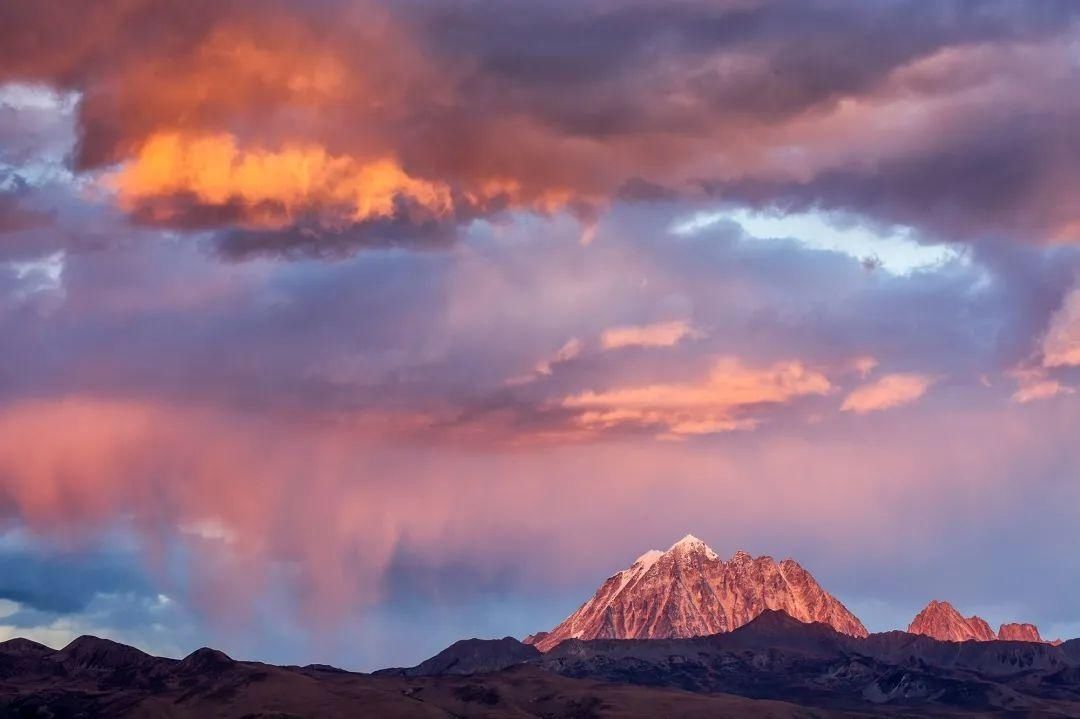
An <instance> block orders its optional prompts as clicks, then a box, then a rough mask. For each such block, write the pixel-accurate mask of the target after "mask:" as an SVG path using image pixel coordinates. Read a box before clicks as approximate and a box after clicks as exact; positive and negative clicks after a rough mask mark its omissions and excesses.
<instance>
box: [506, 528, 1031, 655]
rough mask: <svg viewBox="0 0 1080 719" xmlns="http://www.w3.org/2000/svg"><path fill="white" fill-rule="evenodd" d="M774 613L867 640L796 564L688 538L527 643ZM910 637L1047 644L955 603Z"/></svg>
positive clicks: (1024, 627)
mask: <svg viewBox="0 0 1080 719" xmlns="http://www.w3.org/2000/svg"><path fill="white" fill-rule="evenodd" d="M767 610H779V611H783V612H784V613H785V614H787V615H788V616H790V617H792V618H794V619H797V620H799V621H801V622H820V623H822V624H826V625H828V626H830V627H832V628H833V629H835V630H836V631H837V632H839V633H841V634H847V635H849V636H852V637H866V636H867V635H868V632H867V630H866V627H865V626H863V623H862V622H861V621H860V620H859V618H858V617H856V616H855V615H854V614H852V613H851V611H849V610H848V608H847V607H845V606H844V605H843V603H841V602H840V600H838V599H837V598H836V597H834V596H833V595H832V594H829V593H828V592H827V591H825V590H824V589H823V588H822V587H821V585H820V584H818V582H817V580H816V579H814V577H813V576H812V575H811V574H810V573H809V572H808V571H806V570H805V569H804V568H803V567H802V566H801V565H800V564H799V563H798V562H796V561H795V560H794V559H785V560H783V561H781V562H777V561H775V560H774V559H773V558H772V557H768V556H762V557H752V556H750V555H749V554H747V553H746V552H743V551H738V552H735V554H734V555H733V556H732V557H731V559H729V560H727V561H725V560H723V559H721V558H720V557H719V556H718V555H717V554H716V552H714V551H713V550H712V549H711V548H710V547H709V546H708V545H707V544H705V542H703V541H702V540H700V539H698V538H697V537H695V536H693V535H687V536H685V537H683V538H682V539H680V540H679V541H678V542H676V543H675V544H673V545H672V546H671V547H670V548H669V549H668V550H667V551H660V550H657V549H651V550H649V551H648V552H646V553H645V554H643V555H641V556H640V557H638V558H637V559H636V560H635V561H634V563H633V564H631V565H630V566H629V567H628V568H626V569H623V570H622V571H619V572H616V573H615V574H613V575H611V576H610V577H608V578H607V579H606V580H605V581H604V582H603V584H601V585H600V587H599V589H597V590H596V592H595V593H594V594H593V596H592V597H591V598H590V599H589V600H588V601H586V602H585V603H584V604H583V605H581V607H579V608H578V609H577V611H575V612H574V613H573V614H571V615H570V616H569V617H567V618H566V619H564V620H563V621H562V622H560V623H559V624H558V626H556V627H555V628H554V629H552V630H551V631H548V632H538V633H536V634H533V635H530V636H528V637H526V638H525V643H526V644H531V645H533V646H535V647H536V648H537V649H539V650H540V651H543V652H546V651H549V650H551V649H553V648H554V647H556V646H558V645H559V644H560V643H562V642H564V641H566V640H567V639H678V638H689V637H699V636H707V635H710V634H718V633H721V632H729V631H731V630H733V629H738V628H739V627H741V626H743V625H745V624H747V623H748V622H750V621H752V620H753V619H755V618H756V617H758V616H760V615H761V614H762V613H763V612H765V611H767ZM908 632H910V633H912V634H922V635H925V636H929V637H933V638H935V639H940V640H942V641H953V642H962V641H967V640H975V641H992V640H995V639H999V638H1000V639H1006V640H1015V641H1032V642H1041V641H1043V640H1042V637H1041V636H1040V634H1039V630H1038V628H1037V627H1036V626H1035V625H1033V624H1026V623H1015V624H1002V625H1001V627H1000V629H999V630H998V631H997V632H995V631H994V630H993V629H991V628H990V625H989V624H987V622H986V621H985V620H983V619H981V618H980V617H978V616H972V617H968V618H965V617H964V616H963V615H961V614H960V612H959V611H957V610H956V609H955V608H953V606H952V605H951V604H949V603H948V602H941V601H936V600H935V601H931V602H930V603H929V604H928V605H927V606H926V608H925V609H923V610H922V611H921V612H919V614H918V615H917V616H916V617H915V619H914V620H913V621H912V622H911V624H910V625H909V626H908Z"/></svg>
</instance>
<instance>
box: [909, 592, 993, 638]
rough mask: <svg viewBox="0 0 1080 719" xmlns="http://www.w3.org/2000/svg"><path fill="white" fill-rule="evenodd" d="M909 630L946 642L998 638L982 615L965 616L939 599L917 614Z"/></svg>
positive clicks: (912, 632)
mask: <svg viewBox="0 0 1080 719" xmlns="http://www.w3.org/2000/svg"><path fill="white" fill-rule="evenodd" d="M908 632H909V633H911V634H923V635H925V636H928V637H933V638H934V639H938V640H941V641H944V642H968V641H976V642H990V641H993V640H995V639H997V635H996V634H995V633H994V630H993V629H991V628H990V625H989V624H987V623H986V621H985V620H983V619H982V618H981V617H977V616H971V617H966V618H965V617H964V616H963V615H962V614H960V612H958V611H956V608H955V607H953V605H951V604H949V603H948V602H939V601H937V600H934V601H932V602H930V603H929V604H927V605H926V608H925V609H923V610H922V611H921V612H919V613H918V614H917V615H915V619H913V620H912V622H911V624H910V625H909V626H908Z"/></svg>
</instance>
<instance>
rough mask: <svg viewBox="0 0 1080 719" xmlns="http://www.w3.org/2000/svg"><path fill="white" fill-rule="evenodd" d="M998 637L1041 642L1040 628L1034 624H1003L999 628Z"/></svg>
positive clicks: (1013, 640) (1014, 640)
mask: <svg viewBox="0 0 1080 719" xmlns="http://www.w3.org/2000/svg"><path fill="white" fill-rule="evenodd" d="M997 635H998V639H1003V640H1006V641H1010V642H1041V641H1044V640H1043V638H1042V636H1040V634H1039V628H1038V627H1037V626H1035V625H1034V624H1015V623H1014V624H1002V625H1001V627H1000V628H999V629H998V633H997Z"/></svg>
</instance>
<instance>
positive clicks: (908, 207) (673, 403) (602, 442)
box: [0, 0, 1080, 670]
mask: <svg viewBox="0 0 1080 719" xmlns="http://www.w3.org/2000/svg"><path fill="white" fill-rule="evenodd" d="M1078 16H1080V5H1078V4H1076V3H1073V2H1067V1H1064V0H1063V1H1056V0H1023V1H1021V0H1014V1H1008V0H940V1H939V2H934V3H927V2H922V1H921V0H906V1H904V0H876V1H875V2H865V0H814V1H813V2H806V1H805V0H542V1H537V0H529V1H526V0H509V1H507V2H495V1H494V0H461V2H455V3H445V2H438V1H437V0H400V1H395V2H393V3H388V2H386V3H376V2H369V1H368V0H318V2H305V3H300V2H286V1H285V0H264V1H260V2H255V1H254V0H251V1H245V0H213V1H211V0H183V1H180V0H154V1H150V0H100V1H99V2H96V3H80V4H72V3H67V2H62V0H38V1H37V2H8V3H3V4H0V638H4V637H9V636H27V637H31V638H35V639H38V640H40V641H44V642H45V643H48V644H51V645H52V646H62V645H63V644H65V643H66V642H68V641H70V640H71V639H72V638H74V637H75V636H78V635H80V634H84V633H92V634H97V635H101V636H108V637H111V638H114V639H117V640H119V641H125V642H128V643H132V644H135V645H137V646H140V647H142V648H144V649H146V650H148V651H152V652H156V653H160V654H165V655H169V656H183V655H185V654H187V653H188V652H190V651H192V650H194V649H195V648H197V647H199V646H203V645H211V646H215V647H218V648H220V649H222V650H224V651H226V652H228V653H230V654H232V655H234V656H237V657H240V658H251V659H260V660H267V661H273V662H278V663H298V664H304V663H308V662H324V663H333V664H337V665H339V666H344V667H347V668H353V669H364V670H366V669H373V668H377V667H383V666H391V665H411V664H415V663H417V662H418V661H420V660H422V659H424V658H426V657H427V656H430V655H431V654H433V653H435V652H436V651H438V650H439V649H441V648H443V647H444V646H446V645H447V644H449V643H451V642H452V641H454V640H456V639H459V638H463V637H471V636H480V637H497V636H504V635H513V636H518V637H522V636H524V635H526V634H529V633H532V632H534V631H538V630H544V629H549V628H550V627H552V626H554V625H555V624H556V623H557V622H558V621H559V620H561V619H562V618H563V617H564V616H566V615H567V614H569V613H570V612H571V611H572V610H574V609H575V608H576V607H577V606H578V605H579V604H580V603H581V602H582V601H584V600H585V599H586V598H587V597H588V596H589V595H590V594H591V593H592V591H593V590H594V589H595V587H596V586H598V585H599V584H600V583H601V581H602V580H603V579H604V578H605V577H607V576H609V575H610V574H612V573H614V572H615V571H617V570H619V569H621V568H623V567H626V566H628V565H629V564H630V563H631V562H632V561H633V559H634V558H635V557H637V556H638V555H640V554H641V553H643V552H644V551H645V550H647V549H650V548H653V547H656V548H660V549H663V548H666V547H667V546H669V545H670V544H671V543H673V542H674V541H675V540H677V539H678V538H679V537H682V536H683V535H685V534H687V533H693V534H695V535H697V536H699V537H701V538H703V539H704V540H706V541H707V542H708V543H709V544H710V546H712V547H713V549H715V550H716V551H717V552H718V553H719V554H720V555H721V556H730V555H731V554H733V553H734V552H735V551H736V550H738V549H744V550H746V551H749V552H751V553H752V554H754V555H760V554H768V555H771V556H774V557H776V558H777V559H781V558H785V557H793V558H795V559H797V560H798V561H799V562H800V563H801V564H803V565H804V566H805V567H806V568H807V569H809V570H810V571H811V572H812V573H813V574H814V576H815V577H816V578H817V579H818V580H819V581H820V582H821V583H822V585H823V586H824V587H825V588H826V589H827V590H828V591H830V592H831V593H833V594H834V595H836V596H837V597H838V598H840V599H841V600H842V601H843V602H844V603H845V604H846V605H847V606H848V607H849V608H850V609H852V610H853V611H854V612H855V613H856V614H857V615H858V616H859V617H860V618H861V619H862V620H863V621H864V622H865V623H866V625H867V626H868V627H869V628H870V629H871V630H878V631H880V630H887V629H892V628H898V627H905V626H906V625H907V623H908V622H909V621H910V620H911V618H912V617H913V616H914V615H915V613H916V612H918V611H919V609H920V608H921V607H922V606H924V605H925V604H926V603H927V602H928V601H929V600H931V599H941V600H948V601H951V602H952V603H953V604H955V605H956V606H957V607H958V608H959V609H961V611H963V612H964V613H965V614H969V613H975V612H977V613H979V614H980V615H982V616H984V617H986V618H987V619H988V620H989V621H990V622H991V623H993V624H995V625H996V624H997V623H999V622H1004V621H1030V622H1035V623H1037V624H1038V625H1039V626H1040V629H1041V630H1042V632H1043V634H1044V636H1050V637H1058V636H1061V637H1076V636H1080V610H1078V609H1077V606H1076V603H1075V601H1073V599H1072V598H1073V597H1075V596H1076V595H1077V594H1078V593H1080V556H1078V555H1077V553H1076V552H1075V547H1076V545H1077V543H1078V542H1080V522H1078V521H1076V520H1077V516H1076V515H1077V507H1080V441H1078V434H1077V427H1078V426H1080V392H1078V390H1080V204H1078V203H1077V202H1076V197H1077V196H1078V193H1080V133H1078V132H1077V131H1076V129H1075V128H1076V127H1078V126H1080V94H1078V93H1077V92H1076V91H1075V88H1076V86H1077V82H1078V81H1080V17H1078Z"/></svg>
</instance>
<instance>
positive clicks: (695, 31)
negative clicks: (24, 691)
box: [0, 0, 1080, 256]
mask: <svg viewBox="0 0 1080 719" xmlns="http://www.w3.org/2000/svg"><path fill="white" fill-rule="evenodd" d="M0 12H2V13H3V16H2V17H0V27H3V28H5V29H6V31H7V36H4V37H2V39H3V42H2V43H0V48H3V49H2V50H0V53H2V55H0V58H2V59H3V67H4V71H3V74H2V76H0V79H6V80H9V81H21V82H41V83H45V84H47V85H50V86H53V87H56V88H59V89H61V90H65V91H71V92H75V93H78V97H79V98H80V100H79V102H78V105H77V108H76V110H75V114H74V118H75V119H74V122H75V129H76V132H77V134H78V143H77V146H76V148H75V152H74V155H73V158H74V166H75V167H76V168H79V169H80V170H89V169H93V168H97V169H100V168H104V167H107V166H110V165H112V164H113V163H117V162H122V163H126V164H124V165H123V168H122V169H121V170H120V171H119V174H118V175H117V176H116V177H115V178H114V181H115V184H116V186H117V187H118V188H119V198H120V201H121V205H122V206H123V208H124V209H125V211H127V212H130V213H131V214H132V216H133V217H134V218H135V219H136V220H138V221H140V222H150V223H156V224H165V225H170V226H175V227H179V228H192V227H197V228H206V227H223V228H229V229H232V230H235V231H236V232H235V233H234V234H228V235H227V237H228V239H227V240H226V241H225V243H224V251H225V252H226V254H230V255H237V254H240V255H244V254H260V253H264V254H265V253H274V252H276V251H280V252H281V253H282V254H285V255H297V256H302V255H306V254H316V255H319V254H323V253H324V252H325V253H330V254H338V253H340V252H342V251H346V250H348V249H350V248H355V247H370V246H383V245H385V244H401V245H419V246H424V245H428V244H431V243H433V242H434V243H435V244H436V245H438V244H439V243H440V242H441V241H442V240H443V239H444V238H446V237H448V236H449V235H451V234H452V233H453V229H452V228H453V227H454V226H455V225H460V224H461V223H463V222H467V221H468V220H469V219H470V218H472V217H476V216H487V215H492V214H497V213H500V212H502V211H505V210H507V209H521V210H529V211H536V212H540V213H548V212H551V211H553V210H558V209H569V210H571V211H572V212H574V213H575V214H577V215H578V216H580V217H582V218H584V219H586V220H587V221H590V222H592V221H594V220H595V218H596V217H597V216H598V215H599V214H600V213H601V212H602V211H603V208H605V207H606V206H608V205H609V203H610V202H611V201H612V200H613V198H616V197H619V198H621V199H622V200H624V201H625V200H628V199H631V198H635V197H639V195H640V190H642V189H644V188H664V192H667V193H675V194H679V195H695V194H699V193H700V192H701V190H702V188H706V189H712V190H713V191H714V192H716V193H718V194H719V195H720V196H722V197H724V198H727V199H729V200H735V201H740V202H750V203H754V204H759V205H770V206H776V207H792V208H794V207H819V206H820V207H829V208H840V209H844V210H848V211H853V212H860V213H865V214H866V215H868V216H870V217H871V218H873V219H876V220H878V221H882V222H902V223H905V224H909V225H913V226H917V227H920V228H923V229H925V230H927V231H929V232H935V233H939V234H940V235H942V236H943V237H945V238H946V239H965V240H967V239H972V238H975V237H981V236H984V235H986V234H987V233H990V232H995V233H997V234H999V235H1007V236H1008V237H1009V238H1010V239H1013V240H1016V241H1022V242H1026V241H1047V240H1054V239H1056V240H1066V241H1071V240H1073V239H1075V237H1074V235H1075V234H1076V232H1075V230H1074V223H1075V222H1076V221H1077V218H1076V217H1074V216H1073V214H1074V213H1073V212H1072V211H1071V210H1070V209H1069V208H1068V204H1069V203H1064V202H1062V200H1063V199H1065V198H1068V197H1071V196H1072V194H1075V189H1076V188H1077V186H1078V181H1077V178H1076V175H1075V172H1074V171H1073V169H1072V167H1073V166H1074V165H1075V164H1076V163H1075V162H1074V158H1075V157H1076V154H1077V148H1076V142H1075V141H1074V140H1073V133H1071V132H1070V128H1071V127H1072V126H1073V125H1074V124H1075V122H1074V120H1075V118H1076V117H1077V115H1078V114H1080V113H1078V112H1077V111H1076V107H1075V103H1074V102H1073V100H1072V99H1071V98H1072V97H1073V95H1074V93H1071V92H1069V91H1068V89H1069V88H1070V87H1072V86H1074V85H1075V77H1074V75H1075V70H1073V69H1071V68H1072V67H1074V63H1071V62H1070V61H1069V60H1068V57H1069V53H1070V51H1069V50H1068V49H1067V48H1068V47H1069V43H1070V41H1071V40H1072V39H1074V36H1075V33H1076V24H1075V20H1076V16H1077V14H1078V10H1077V6H1076V5H1075V4H1074V3H1067V2H1054V1H1052V0H1039V1H1037V2H1009V1H1007V0H985V1H980V0H966V1H961V0H956V1H953V2H938V3H925V2H915V1H913V0H906V1H901V0H891V1H888V2H877V3H863V2H854V1H850V2H849V1H835V2H832V1H830V2H820V3H805V2H793V1H788V0H771V1H762V2H740V1H733V2H724V3H713V2H698V1H697V0H680V1H678V2H663V3H661V2H656V1H653V0H635V1H633V2H623V3H615V2H607V1H606V0H591V1H590V2H586V3H570V2H566V1H565V0H559V1H557V2H544V3H525V2H510V3H490V2H468V3H459V4H455V5H453V6H447V5H445V4H438V3H431V2H426V1H422V0H410V1H409V2H405V3H398V4H394V5H381V4H376V3H369V2H353V3H346V2H324V3H318V4H306V5H297V4H286V3H277V2H275V3H260V4H255V3H249V2H241V1H237V2H226V3H202V2H199V3H194V4H192V3H172V2H167V3H144V2H136V3H118V2H105V3H96V4H93V5H86V6H79V7H78V8H73V7H72V6H71V5H70V4H66V3H55V2H41V3H10V4H8V5H6V6H5V7H4V8H3V10H0ZM0 32H4V31H2V30H0ZM1017 54H1019V55H1020V56H1022V57H1021V60H1020V61H1016V60H1015V56H1016V55H1017ZM1047 67H1049V68H1054V69H1053V71H1052V72H1043V71H1042V69H1043V68H1047ZM988 87H989V88H992V90H993V92H992V93H991V95H992V96H989V97H984V96H981V95H979V93H980V92H984V91H987V90H986V88H988ZM971 95H974V97H969V96H971ZM1032 95H1037V96H1038V99H1037V100H1036V101H1034V104H1033V100H1032V97H1031V96H1032ZM913 118H914V119H913ZM920 118H921V119H920ZM905 123H910V124H905ZM875 128H880V129H875ZM786 155H790V156H791V157H792V158H793V160H792V162H790V163H784V162H779V163H778V162H777V159H776V158H777V157H781V156H786ZM379 163H382V164H379ZM225 167H231V168H232V169H231V170H229V171H227V172H223V171H222V168H225ZM300 167H303V168H306V169H303V170H299V169H297V168H300ZM208 168H214V169H213V171H211V170H209V169H208ZM260 168H261V170H260ZM312 168H314V169H312ZM270 178H273V181H270ZM635 188H637V190H638V192H637V193H635V191H634V189H635ZM652 194H654V193H647V196H652ZM410 204H411V205H413V206H414V207H420V208H422V209H423V211H422V212H416V211H414V210H410V209H409V205H410ZM988 208H989V211H987V209H988ZM306 218H307V219H306ZM312 218H313V219H314V220H315V223H314V225H312V223H311V222H310V220H311V219H312ZM435 225H442V226H443V227H441V228H437V227H433V226H435ZM414 226H416V227H414ZM373 238H374V239H373ZM304 245H310V246H312V247H313V248H314V249H313V250H312V251H311V252H310V253H309V252H307V251H305V250H304V249H303V247H302V246H304ZM324 246H325V247H324Z"/></svg>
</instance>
